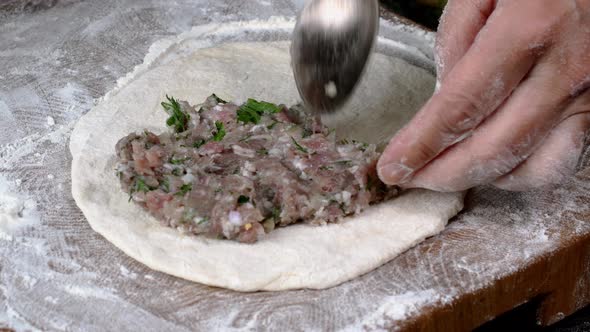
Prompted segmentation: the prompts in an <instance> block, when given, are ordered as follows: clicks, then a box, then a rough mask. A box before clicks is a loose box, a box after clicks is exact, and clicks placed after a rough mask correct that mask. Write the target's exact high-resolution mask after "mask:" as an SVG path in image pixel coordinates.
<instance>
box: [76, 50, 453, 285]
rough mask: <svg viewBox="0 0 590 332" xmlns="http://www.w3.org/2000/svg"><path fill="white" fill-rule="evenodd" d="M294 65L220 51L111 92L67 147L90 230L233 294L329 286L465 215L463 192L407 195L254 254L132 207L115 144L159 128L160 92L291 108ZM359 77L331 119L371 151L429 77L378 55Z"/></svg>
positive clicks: (276, 238) (265, 243) (280, 56)
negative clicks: (117, 172) (343, 108)
mask: <svg viewBox="0 0 590 332" xmlns="http://www.w3.org/2000/svg"><path fill="white" fill-rule="evenodd" d="M289 61H290V57H289V44H288V43H286V42H274V43H270V42H267V43H235V44H225V45H222V46H217V47H212V48H207V49H200V50H198V51H196V52H194V53H192V54H190V55H188V56H186V57H183V58H181V57H178V58H176V59H172V60H170V61H167V62H164V63H162V64H158V65H157V66H153V67H152V68H150V69H148V70H146V71H143V72H141V73H140V74H139V75H137V76H136V77H134V78H133V79H130V80H128V82H127V83H126V85H124V86H123V87H121V88H120V89H118V90H116V91H114V92H112V93H110V94H109V95H108V97H107V98H105V99H104V100H102V101H101V102H100V103H99V104H98V105H97V106H96V107H95V108H93V109H92V110H91V111H90V112H89V113H88V114H86V115H85V116H84V117H82V118H81V120H80V121H79V123H78V124H77V125H76V128H75V129H74V133H73V134H72V137H71V143H70V149H71V152H72V156H73V162H72V193H73V196H74V199H75V200H76V202H77V204H78V206H79V207H80V209H81V210H82V211H83V213H84V215H85V216H86V218H87V219H88V222H89V223H90V225H91V226H92V228H93V229H94V230H95V231H96V232H98V233H100V234H101V235H103V236H104V237H105V238H107V239H108V240H109V241H110V242H112V243H113V244H114V245H115V246H117V247H118V248H119V249H121V250H123V251H124V252H125V253H126V254H127V255H129V256H131V257H133V258H134V259H136V260H138V261H140V262H142V263H144V264H146V265H147V266H149V267H151V268H153V269H155V270H159V271H163V272H165V273H168V274H171V275H175V276H178V277H181V278H184V279H188V280H193V281H196V282H199V283H203V284H207V285H212V286H218V287H224V288H230V289H234V290H238V291H257V290H286V289H298V288H315V289H321V288H327V287H331V286H335V285H337V284H340V283H342V282H345V281H347V280H350V279H352V278H354V277H357V276H359V275H361V274H364V273H366V272H369V271H371V270H373V269H375V268H377V267H378V266H380V265H382V264H384V263H386V262H388V261H389V260H391V259H393V258H394V257H395V256H396V255H398V254H399V253H401V252H403V251H405V250H407V249H408V248H410V247H411V246H413V245H415V244H417V243H419V242H420V241H422V240H423V239H425V238H427V237H429V236H432V235H434V234H437V233H438V232H440V231H441V230H442V229H443V228H444V226H445V225H446V223H447V221H448V219H449V218H451V217H452V216H454V215H455V214H456V213H457V212H458V211H460V210H461V208H462V202H463V195H462V194H460V193H435V192H430V191H424V190H413V191H409V192H406V193H404V194H403V195H401V196H400V197H399V198H396V199H394V200H391V201H389V202H385V203H383V204H379V205H376V206H373V207H371V208H370V209H368V210H367V211H365V212H364V213H362V214H361V215H359V216H357V217H354V218H349V219H348V220H346V221H345V222H343V223H340V224H330V225H327V226H323V227H315V226H309V225H293V226H289V227H285V228H280V229H278V230H276V231H274V232H272V233H270V234H268V235H267V236H266V237H265V238H264V239H263V240H262V241H259V242H258V243H256V244H253V245H248V244H240V243H236V242H231V241H226V240H214V239H206V238H204V237H199V236H193V235H185V234H181V233H180V232H178V231H177V230H175V229H171V228H168V227H163V226H161V225H160V224H159V223H158V222H157V221H156V220H155V219H154V218H153V217H152V216H150V215H149V214H148V213H147V212H145V211H144V210H143V209H141V208H140V207H139V206H137V205H136V204H133V203H129V202H128V195H127V194H125V193H124V192H123V191H122V190H121V188H120V185H119V183H118V179H117V177H116V176H115V171H114V165H115V155H114V150H115V144H116V143H117V141H118V140H119V139H120V138H121V137H123V136H125V135H127V134H129V133H130V132H133V131H138V132H140V131H141V130H143V129H144V128H145V129H150V130H153V131H156V132H162V131H164V130H165V129H166V128H165V118H166V114H165V112H164V111H162V109H161V107H160V102H161V101H162V100H163V99H164V96H165V95H166V94H169V95H172V96H174V97H176V98H179V99H184V100H188V101H189V102H191V103H194V104H196V103H199V102H202V101H203V100H204V99H205V98H206V97H207V96H208V95H210V94H211V93H213V92H214V93H216V94H218V95H219V96H221V97H222V98H224V99H229V100H234V101H243V100H246V98H248V97H254V98H258V99H262V100H267V101H271V102H277V103H285V104H292V103H296V102H297V99H298V96H297V89H296V88H295V84H294V82H293V78H292V74H291V68H290V66H289ZM365 76H366V77H365V79H364V80H363V82H362V83H361V85H360V87H359V89H358V91H357V93H356V96H355V97H354V98H353V99H352V101H351V102H350V103H349V104H348V105H347V106H346V112H344V113H343V114H342V115H338V116H337V117H333V118H331V119H328V120H327V122H328V123H329V124H330V125H332V126H336V127H337V130H338V132H340V134H342V133H345V134H346V136H347V137H349V138H356V139H364V140H365V141H371V142H382V141H383V140H384V139H386V138H387V137H388V136H390V135H391V134H392V133H393V132H394V130H395V129H398V128H399V127H400V126H401V125H402V124H403V122H405V121H406V120H407V119H409V118H410V117H411V116H412V114H413V112H414V111H415V110H416V109H417V108H418V107H419V105H420V104H421V103H422V102H423V101H424V100H425V99H426V98H427V97H428V95H429V94H430V92H431V91H432V85H433V84H434V78H433V77H432V75H430V74H429V73H427V72H426V71H424V70H422V69H420V68H417V67H414V66H411V65H409V64H408V63H406V62H404V61H402V60H399V59H395V58H391V57H387V56H384V55H379V54H378V55H376V56H374V57H373V58H372V60H371V64H370V66H369V69H368V72H367V75H365ZM359 96H363V97H359ZM357 97H358V98H357ZM384 124H388V125H387V126H386V125H384ZM383 128H385V129H383Z"/></svg>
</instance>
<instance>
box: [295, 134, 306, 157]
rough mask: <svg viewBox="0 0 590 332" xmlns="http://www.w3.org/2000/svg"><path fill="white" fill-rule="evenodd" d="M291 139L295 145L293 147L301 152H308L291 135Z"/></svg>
mask: <svg viewBox="0 0 590 332" xmlns="http://www.w3.org/2000/svg"><path fill="white" fill-rule="evenodd" d="M291 140H292V141H293V145H295V148H296V149H297V150H299V151H301V152H303V153H309V151H308V150H307V149H306V148H304V147H303V146H302V145H301V144H299V143H297V141H296V140H295V139H294V138H293V136H291Z"/></svg>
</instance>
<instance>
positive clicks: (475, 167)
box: [407, 58, 573, 191]
mask: <svg viewBox="0 0 590 332" xmlns="http://www.w3.org/2000/svg"><path fill="white" fill-rule="evenodd" d="M554 61H555V60H550V58H549V59H546V60H545V62H543V63H540V64H539V65H537V66H536V67H535V69H534V70H533V71H532V72H531V74H530V75H529V77H528V79H527V80H525V81H524V82H523V83H522V84H521V85H520V86H519V88H518V89H516V90H515V91H514V93H513V94H512V96H511V97H510V99H509V100H507V101H506V103H505V104H504V105H502V107H501V108H500V109H499V110H498V111H497V112H496V113H495V114H493V115H492V116H491V117H490V118H488V119H487V120H486V122H485V123H483V124H482V125H481V126H480V127H479V128H478V129H477V130H476V131H475V132H474V134H473V135H472V136H471V137H469V138H468V139H466V140H465V141H463V142H461V143H459V144H457V145H456V146H454V147H452V148H451V149H449V150H447V151H446V152H445V153H444V154H443V155H441V156H439V157H438V158H437V159H436V160H434V161H433V162H431V163H430V164H429V165H428V166H427V167H425V168H424V169H422V170H421V171H420V172H419V173H418V174H416V176H415V177H414V178H413V179H412V182H411V183H409V184H408V185H407V186H408V187H424V188H429V189H434V190H441V191H455V190H464V189H468V188H471V187H473V186H476V185H479V184H485V183H490V182H492V181H494V180H496V179H497V178H499V177H501V176H503V175H505V174H507V173H509V172H511V171H512V170H513V169H514V168H515V167H517V166H518V165H519V164H520V163H522V162H523V161H524V160H526V159H527V158H528V157H529V156H530V155H531V154H532V153H533V152H534V150H535V149H536V148H537V147H538V146H540V144H541V142H542V141H543V140H544V139H545V137H546V136H547V135H548V134H549V133H550V131H551V130H552V128H553V127H554V126H555V124H557V123H559V122H560V121H561V120H562V119H563V116H564V114H565V111H564V110H565V109H567V108H568V107H569V105H570V104H571V103H572V98H573V97H572V95H571V82H570V80H569V79H567V76H568V75H562V76H560V77H558V78H555V77H554V76H555V75H554V73H555V71H556V70H555V67H556V66H558V64H556V63H555V62H554Z"/></svg>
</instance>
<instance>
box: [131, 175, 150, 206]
mask: <svg viewBox="0 0 590 332" xmlns="http://www.w3.org/2000/svg"><path fill="white" fill-rule="evenodd" d="M153 189H155V188H150V187H149V186H148V185H147V184H145V181H144V180H143V179H142V178H137V179H136V180H135V184H134V185H133V187H131V190H129V202H131V199H133V194H134V193H137V192H143V193H147V192H148V191H150V190H153Z"/></svg>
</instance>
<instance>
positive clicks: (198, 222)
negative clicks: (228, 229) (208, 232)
mask: <svg viewBox="0 0 590 332" xmlns="http://www.w3.org/2000/svg"><path fill="white" fill-rule="evenodd" d="M208 221H209V218H207V217H205V218H201V220H199V221H197V225H201V224H204V223H206V222H208Z"/></svg>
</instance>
